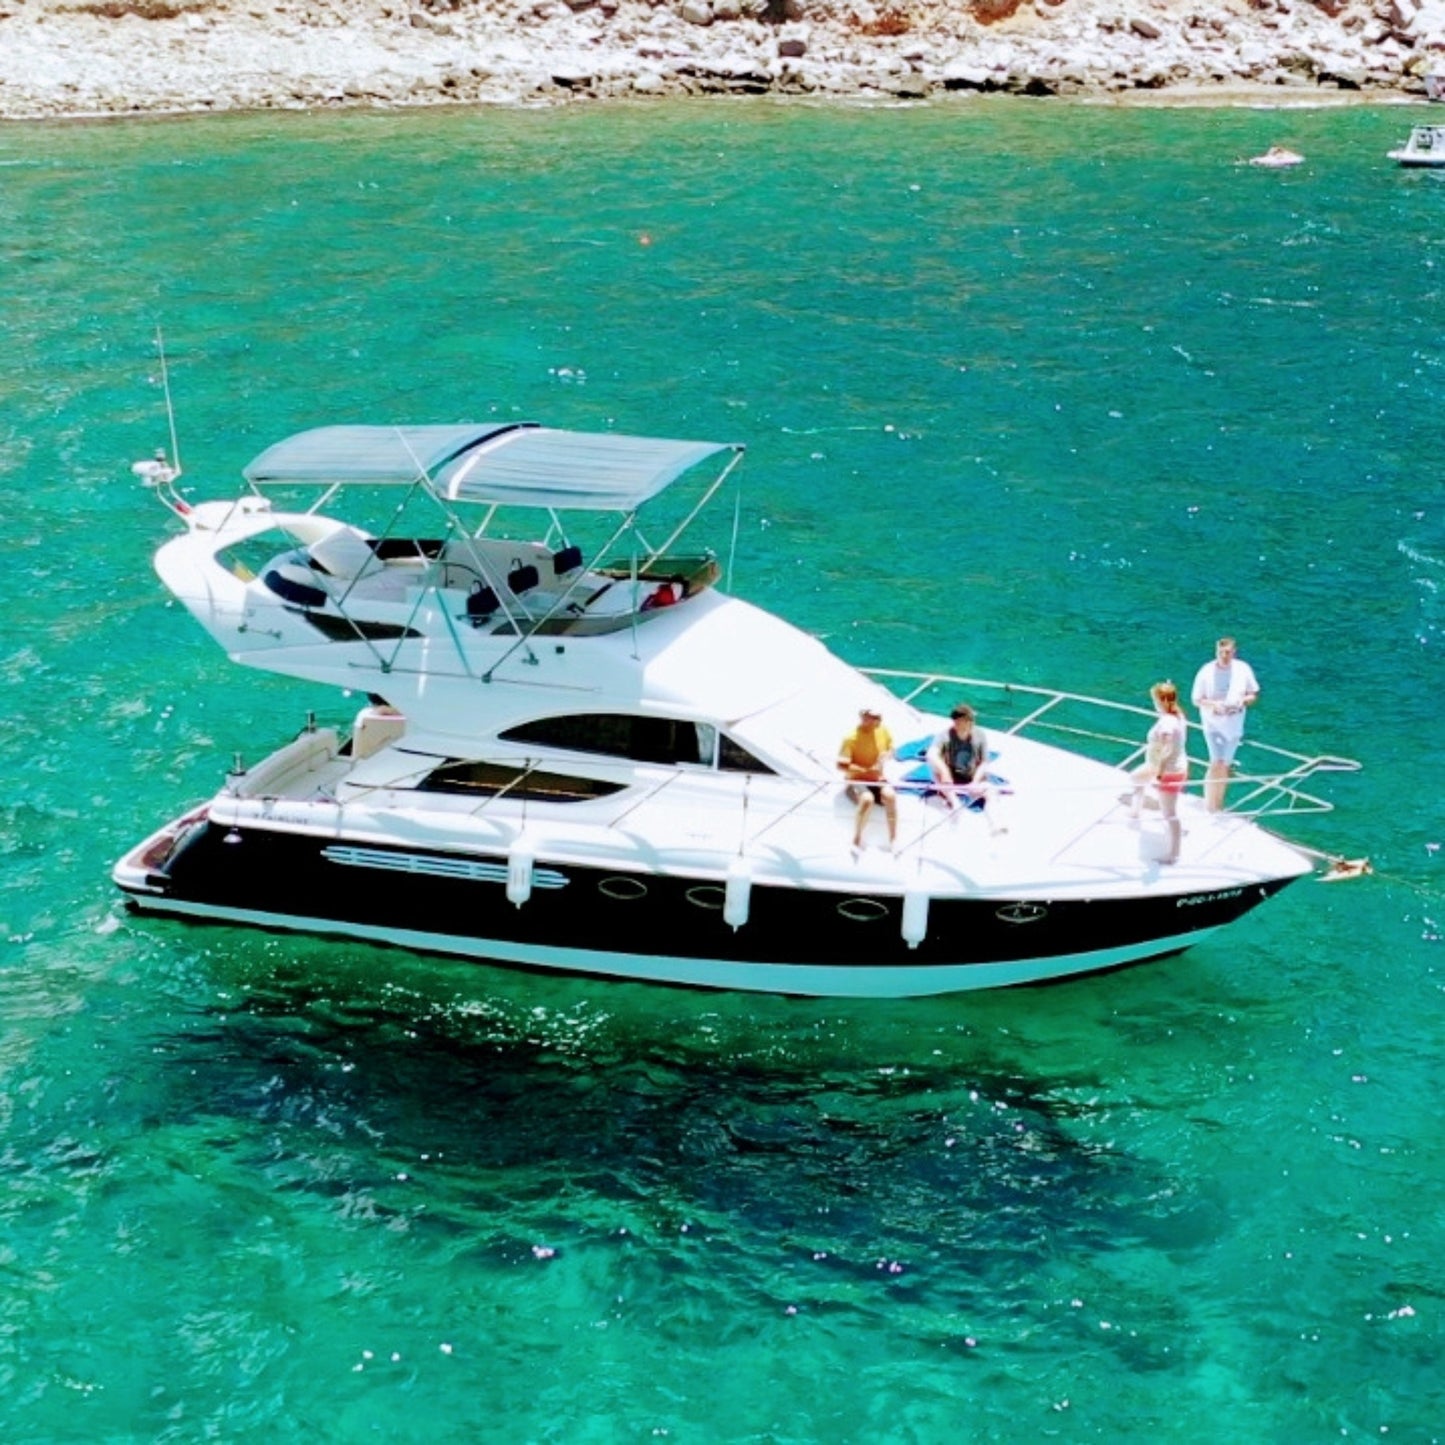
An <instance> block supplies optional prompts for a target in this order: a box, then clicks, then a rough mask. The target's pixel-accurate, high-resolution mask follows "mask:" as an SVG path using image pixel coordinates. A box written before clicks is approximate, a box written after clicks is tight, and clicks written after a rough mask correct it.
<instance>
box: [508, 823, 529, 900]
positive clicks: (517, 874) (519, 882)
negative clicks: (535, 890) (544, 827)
mask: <svg viewBox="0 0 1445 1445" xmlns="http://www.w3.org/2000/svg"><path fill="white" fill-rule="evenodd" d="M535 862H536V857H535V855H534V854H533V852H532V845H531V844H530V843H528V842H526V841H525V840H524V839H521V838H518V839H517V841H516V842H515V843H513V844H512V851H511V854H510V856H509V857H508V858H507V902H508V903H515V904H516V905H517V907H518V908H520V907H521V906H522V905H523V904H524V903H525V902H526V901H527V900H528V899H529V898H530V897H531V896H532V865H533V864H534V863H535Z"/></svg>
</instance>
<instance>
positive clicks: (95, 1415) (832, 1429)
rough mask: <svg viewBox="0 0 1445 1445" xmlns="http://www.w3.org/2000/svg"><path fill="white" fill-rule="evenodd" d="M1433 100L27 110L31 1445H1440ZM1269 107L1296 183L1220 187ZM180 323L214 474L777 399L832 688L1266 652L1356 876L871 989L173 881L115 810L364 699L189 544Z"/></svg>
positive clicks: (11, 910) (1, 569) (781, 536)
mask: <svg viewBox="0 0 1445 1445" xmlns="http://www.w3.org/2000/svg"><path fill="white" fill-rule="evenodd" d="M1411 118H1412V116H1411V113H1410V112H1408V111H1405V110H1401V109H1369V108H1358V109H1349V110H1335V111H1317V112H1307V111H1300V112H1264V111H1247V110H1240V111H1132V110H1113V109H1107V108H1098V109H1090V108H1083V107H1064V106H1059V105H1041V106H1037V107H1036V106H1033V105H1029V104H1025V103H1020V102H1014V103H1011V104H1000V105H991V104H975V105H970V106H967V107H960V108H958V109H938V110H927V109H915V110H896V109H895V110H850V109H841V108H838V109H826V108H824V109H810V108H805V107H801V106H800V107H790V108H783V107H777V106H773V105H767V104H758V105H717V106H709V107H706V108H695V109H690V108H680V107H679V108H647V109H638V110H630V109H625V108H617V109H595V110H585V111H577V112H569V113H565V114H540V113H537V114H534V113H486V114H466V113H455V114H431V115H406V116H366V115H351V116H318V117H307V116H289V117H285V118H273V117H266V118H233V119H218V120H195V121H189V120H188V121H184V122H174V123H164V124H140V123H138V124H133V125H131V124H125V125H107V126H56V127H51V128H41V127H29V126H18V127H10V128H8V129H5V130H0V248H3V256H4V269H3V276H4V280H3V283H0V284H3V293H0V294H3V317H4V322H5V327H4V333H3V335H4V345H3V346H0V438H3V443H4V445H3V447H0V468H3V485H4V497H5V526H4V528H3V542H0V618H3V622H0V675H3V676H4V678H5V680H6V682H7V683H8V688H7V690H6V694H5V696H6V699H7V706H6V708H5V712H4V716H3V718H0V758H3V765H4V776H5V778H6V780H7V791H6V796H5V798H4V800H3V803H0V808H3V819H4V827H3V830H0V936H3V939H4V942H5V947H4V950H3V953H0V1167H3V1175H0V1438H4V1439H5V1440H7V1441H36V1442H39V1441H71V1440H74V1441H96V1440H105V1441H114V1442H125V1441H142V1440H146V1441H149V1440H162V1441H191V1440H201V1439H236V1438H248V1437H249V1438H258V1439H259V1438H264V1439H267V1440H282V1441H293V1440H294V1441H303V1440H304V1441H311V1440H338V1441H349V1440H352V1439H362V1438H380V1439H387V1440H398V1441H412V1440H414V1441H429V1442H430V1441H437V1440H475V1439H485V1440H497V1441H508V1442H510V1441H528V1442H530V1441H566V1442H574V1441H581V1442H611V1441H626V1440H654V1439H663V1438H666V1439H672V1440H680V1441H757V1442H775V1445H802V1442H843V1441H848V1442H851V1441H859V1442H864V1441H867V1442H890V1445H891V1442H900V1445H904V1442H907V1445H929V1442H935V1441H936V1442H943V1441H950V1442H951V1441H958V1440H964V1441H1025V1440H1027V1441H1032V1440H1036V1439H1041V1438H1042V1439H1058V1440H1090V1441H1117V1440H1121V1439H1149V1440H1159V1439H1167V1440H1179V1441H1186V1440H1187V1441H1197V1440H1201V1439H1204V1440H1222V1441H1223V1440H1227V1441H1238V1440H1261V1441H1285V1442H1293V1441H1314V1440H1336V1439H1339V1438H1341V1437H1346V1438H1355V1439H1360V1438H1366V1437H1368V1438H1371V1439H1381V1438H1385V1439H1388V1440H1390V1441H1411V1442H1414V1441H1426V1440H1434V1439H1437V1438H1439V1436H1440V1435H1441V1433H1445V1383H1442V1378H1441V1372H1440V1365H1439V1361H1440V1359H1441V1357H1442V1311H1445V1265H1442V1263H1441V1251H1440V1243H1439V1241H1440V1235H1441V1228H1442V1224H1445V1218H1442V1215H1445V1206H1442V1202H1441V1201H1442V1199H1445V1158H1442V1149H1441V1140H1442V1137H1445V1131H1442V1128H1441V1125H1440V1122H1439V1111H1440V1088H1439V1077H1438V1065H1439V1062H1440V1060H1441V1058H1442V1056H1445V1037H1442V1036H1445V1023H1442V1014H1445V1010H1442V982H1445V954H1442V941H1441V935H1442V920H1445V881H1442V876H1441V869H1442V862H1441V855H1440V852H1439V848H1440V844H1441V842H1445V819H1442V816H1441V804H1440V775H1441V773H1440V770H1441V766H1442V761H1445V757H1442V753H1445V748H1442V730H1441V727H1440V724H1439V720H1438V699H1439V694H1440V684H1441V680H1442V666H1441V654H1442V646H1445V604H1442V599H1441V591H1440V589H1441V585H1442V582H1445V512H1442V501H1441V475H1440V448H1439V442H1438V432H1439V424H1438V417H1439V405H1440V396H1441V390H1442V381H1445V307H1442V299H1445V298H1442V288H1445V184H1442V183H1441V179H1440V178H1436V177H1431V176H1429V175H1407V174H1404V173H1402V172H1399V171H1397V170H1395V169H1394V168H1392V167H1391V166H1389V165H1388V164H1387V163H1386V162H1385V160H1384V152H1385V151H1386V150H1387V149H1389V148H1390V147H1391V146H1392V145H1395V144H1397V143H1398V142H1399V141H1400V140H1402V139H1403V137H1404V135H1405V133H1406V130H1407V128H1408V124H1409V122H1410V119H1411ZM1275 142H1278V143H1281V144H1288V145H1291V146H1293V147H1295V148H1296V149H1298V150H1301V151H1302V152H1304V154H1305V155H1306V156H1307V157H1308V161H1307V164H1306V165H1304V166H1302V167H1300V168H1299V169H1297V170H1295V171H1291V172H1278V173H1271V172H1260V171H1255V170H1250V169H1247V168H1240V167H1238V166H1237V165H1235V161H1236V160H1238V159H1239V158H1240V157H1242V156H1246V155H1249V154H1253V153H1255V152H1257V151H1259V150H1262V149H1263V148H1264V147H1265V146H1267V145H1268V144H1271V143H1275ZM157 325H161V326H163V327H164V329H165V334H166V340H167V347H168V351H169V354H170V359H171V371H172V382H173V389H174V393H175V400H176V406H177V418H178V425H179V431H180V442H181V452H182V456H183V459H184V462H185V465H186V470H187V483H188V484H190V485H193V486H194V487H195V488H196V492H197V494H198V495H219V494H221V493H223V492H224V491H225V490H226V489H227V488H229V487H230V486H231V485H232V484H233V482H234V481H235V479H236V478H237V475H238V472H239V468H240V467H241V466H242V465H243V464H244V463H245V462H246V461H247V460H249V459H250V457H251V456H252V455H254V454H255V453H256V452H257V451H259V450H260V449H261V448H262V447H263V446H264V445H266V444H267V443H269V442H270V441H273V440H275V439H276V438H277V437H279V436H281V435H284V434H285V433H287V432H289V431H290V430H293V429H297V428H300V427H303V426H308V425H313V424H320V423H325V422H333V421H346V420H379V419H384V420H410V421H447V420H456V419H461V418H464V417H465V418H476V419H481V418H482V417H484V416H488V415H492V414H498V415H513V414H515V415H517V416H525V417H531V418H535V419H538V420H543V421H546V422H550V423H553V424H556V425H563V426H575V427H588V426H603V425H613V426H616V427H618V428H619V429H623V430H633V431H644V432H646V431H655V432H658V433H661V434H672V435H682V436H686V435H696V436H704V437H715V438H718V439H734V438H735V439H738V440H742V441H745V442H747V443H748V444H749V456H748V459H747V461H746V463H745V466H744V477H745V479H746V487H745V490H744V493H743V503H742V508H741V513H740V519H739V545H738V551H737V557H736V562H735V569H734V575H733V587H734V590H736V591H738V592H739V593H741V594H742V595H744V596H747V597H749V598H751V599H753V600H756V601H758V602H760V603H762V604H763V605H765V606H768V607H771V608H775V609H777V610H779V611H781V612H782V613H784V614H785V615H786V616H788V617H790V618H791V619H792V620H794V621H795V622H797V623H799V624H801V625H803V626H805V627H808V628H810V629H813V630H815V631H817V632H819V633H821V634H824V635H826V636H828V638H829V640H830V642H831V643H832V645H833V646H834V647H835V648H837V649H838V650H839V651H841V652H842V653H843V654H844V655H846V656H848V657H849V658H851V659H853V660H854V661H857V662H859V663H867V664H879V665H891V666H900V667H942V668H947V669H950V670H955V671H960V672H974V673H981V674H983V675H988V676H1009V677H1013V678H1015V679H1017V680H1020V681H1027V682H1039V683H1050V684H1054V685H1058V686H1063V687H1069V688H1072V689H1075V690H1079V691H1084V692H1094V693H1100V694H1105V695H1109V696H1118V697H1128V698H1132V699H1135V700H1139V701H1142V700H1143V694H1144V689H1145V688H1146V687H1147V685H1148V683H1149V682H1150V681H1152V680H1153V679H1154V678H1156V677H1158V676H1162V675H1170V676H1173V677H1175V678H1178V679H1180V680H1181V681H1187V680H1188V677H1189V676H1190V674H1191V673H1192V669H1193V668H1194V667H1195V666H1197V665H1198V663H1200V662H1202V661H1203V660H1204V659H1205V658H1206V657H1207V656H1208V655H1209V650H1210V646H1211V643H1212V640H1213V638H1214V637H1215V635H1216V634H1217V633H1219V632H1221V631H1230V632H1233V633H1235V634H1237V635H1238V637H1239V638H1240V641H1241V650H1242V652H1243V655H1244V656H1246V657H1247V658H1248V659H1249V660H1250V661H1251V662H1252V663H1253V664H1254V666H1255V668H1256V670H1257V672H1258V673H1259V674H1260V677H1261V680H1262V683H1263V687H1264V697H1263V700H1262V701H1261V704H1260V706H1259V707H1258V708H1257V709H1256V711H1255V713H1254V715H1253V716H1252V718H1251V727H1252V728H1253V730H1254V732H1255V734H1256V735H1257V736H1260V737H1263V738H1266V739H1268V740H1271V741H1274V742H1277V743H1280V744H1283V745H1286V746H1290V747H1294V748H1298V749H1301V750H1311V751H1321V752H1340V753H1345V754H1347V755H1353V756H1356V757H1360V758H1362V759H1363V760H1364V761H1365V763H1366V765H1367V767H1366V771H1364V772H1363V773H1361V774H1359V775H1357V776H1354V777H1345V778H1340V779H1337V780H1335V781H1334V782H1333V783H1332V784H1331V785H1330V789H1329V790H1330V792H1331V794H1332V795H1333V797H1334V798H1335V799H1336V801H1337V802H1338V804H1339V810H1338V811H1337V812H1336V813H1334V814H1333V815H1331V816H1330V817H1328V818H1325V819H1323V820H1317V821H1315V822H1314V823H1313V824H1311V823H1310V822H1309V821H1308V820H1306V821H1305V822H1304V823H1303V824H1301V825H1300V826H1299V827H1297V828H1296V830H1295V833H1296V836H1299V837H1300V838H1301V839H1302V840H1303V841H1306V842H1310V843H1312V844H1315V845H1317V846H1320V847H1324V848H1328V849H1333V850H1338V851H1341V852H1345V853H1348V854H1350V855H1351V856H1355V855H1365V854H1368V855H1369V856H1370V857H1371V858H1372V859H1373V860H1374V864H1375V868H1376V870H1377V872H1376V874H1375V876H1374V877H1372V878H1368V879H1364V880H1360V881H1357V882H1354V883H1346V884H1340V885H1334V886H1320V885H1318V884H1316V883H1314V882H1305V883H1302V884H1300V885H1298V886H1296V887H1295V888H1293V889H1291V890H1289V891H1288V892H1287V893H1286V894H1284V895H1283V896H1282V897H1281V898H1280V899H1278V900H1277V901H1276V902H1275V903H1273V904H1272V905H1270V906H1269V907H1267V908H1266V909H1264V910H1262V911H1261V912H1259V913H1258V914H1256V915H1254V916H1252V917H1251V918H1250V919H1248V920H1246V921H1245V922H1244V923H1243V924H1242V925H1240V926H1239V927H1236V928H1235V929H1233V930H1232V931H1230V932H1228V933H1226V934H1224V935H1222V936H1221V937H1219V938H1218V939H1217V940H1216V941H1214V942H1212V943H1210V944H1209V945H1207V946H1205V947H1200V948H1197V949H1195V950H1193V951H1192V952H1191V953H1189V954H1187V955H1185V956H1183V957H1180V958H1177V959H1173V960H1169V961H1167V962H1164V963H1161V964H1157V965H1151V966H1148V967H1144V968H1140V969H1135V970H1130V971H1125V972H1122V973H1119V974H1114V975H1109V976H1106V977H1101V978H1097V979H1090V980H1085V981H1082V982H1077V983H1073V984H1068V985H1062V986H1058V987H1055V988H1050V989H1041V990H1031V991H1024V992H1017V993H1002V994H990V995H972V996H967V997H962V998H954V999H943V1000H931V1001H919V1002H910V1003H898V1004H892V1003H884V1004H874V1003H869V1004H863V1003H843V1004H839V1003H830V1002H803V1001H797V1000H784V999H770V998H754V997H731V996H714V995H707V994H701V993H689V992H682V991H671V990H648V989H646V988H643V987H638V986H631V985H608V984H603V983H599V982H595V981H579V980H559V979H547V978H531V977H526V976H523V975H519V974H512V973H505V972H501V971H494V970H490V969H487V968H482V967H476V966H471V965H466V964H461V963H453V962H442V961H437V960H432V959H420V958H416V957H413V956H411V955H408V954H405V953H403V952H400V951H384V950H379V949H371V948H366V947H362V946H352V945H343V944H337V943H331V942H319V941H315V940H307V939H290V938H271V937H267V936H264V935H261V934H256V933H246V932H241V931H233V930H226V929H200V928H191V927H187V926H184V925H180V924H173V923H166V922H157V921H145V920H138V919H132V918H130V917H129V916H127V915H126V914H125V913H124V911H123V910H122V909H121V907H120V906H119V904H118V902H117V898H116V896H115V894H114V893H113V890H112V888H111V885H110V883H109V879H108V869H109V866H110V864H111V862H112V861H113V860H114V858H115V857H116V856H117V855H118V854H119V853H120V852H122V851H123V850H124V849H125V848H126V847H127V846H128V845H130V844H131V843H132V842H134V841H135V840H136V839H137V838H139V837H140V836H142V835H143V834H144V833H146V832H147V831H149V830H150V829H151V828H152V827H153V826H154V825H155V824H157V823H158V822H159V821H161V820H163V819H165V818H168V817H170V816H172V815H173V814H175V813H176V812H178V811H179V810H180V808H181V807H182V806H183V805H186V804H188V803H190V802H192V801H193V800H195V799H197V798H200V797H202V796H204V795H206V794H208V793H209V792H210V791H212V790H213V789H214V787H215V786H216V784H217V781H218V779H219V776H220V774H221V772H222V771H223V770H224V768H225V766H226V765H227V763H228V762H229V760H230V758H231V756H232V754H233V753H234V752H235V751H237V750H239V751H242V752H243V753H245V754H246V755H247V756H248V757H251V758H254V757H255V756H257V755H258V754H259V753H260V752H261V751H262V750H264V749H266V748H269V747H270V746H272V745H274V744H276V743H279V742H280V741H282V740H283V739H284V738H286V737H288V736H289V735H290V734H291V732H292V731H294V729H295V727H296V726H297V724H298V723H299V721H300V719H301V717H302V715H303V714H304V712H305V710H306V709H307V708H315V709H316V710H317V711H318V713H319V714H320V716H321V717H322V719H323V720H327V721H338V722H342V721H345V720H346V719H347V718H349V716H350V715H351V713H352V711H353V710H354V700H352V699H345V698H341V697H338V696H337V695H336V694H334V693H332V692H330V691H328V690H324V689H316V688H312V687H308V686H306V685H302V684H296V683H288V682H285V681H283V680H281V679H276V678H270V677H266V676H263V675H260V674H252V673H248V672H242V671H240V670H238V669H236V668H234V667H233V666H232V665H231V664H229V663H228V662H227V661H226V660H225V658H224V657H222V656H221V655H220V654H219V653H218V652H217V651H216V650H215V649H214V648H212V647H211V645H210V644H209V643H208V642H207V641H206V640H205V639H204V638H203V637H202V636H201V634H200V632H199V630H198V629H197V628H196V627H195V626H194V624H193V623H191V622H190V621H189V619H188V618H187V617H186V616H184V615H183V614H182V613H181V611H180V609H179V608H177V607H174V606H169V605H168V604H167V601H166V598H165V596H164V594H163V592H162V590H161V588H160V586H159V584H158V583H157V581H156V580H155V578H154V575H153V574H152V572H151V571H150V556H151V553H152V552H153V550H154V549H155V547H156V545H157V544H158V542H159V541H160V540H161V539H162V538H163V537H164V536H165V535H167V532H168V525H167V523H168V519H167V518H166V516H165V514H164V513H163V512H162V511H161V509H160V508H159V507H157V506H155V504H154V502H152V501H151V500H150V499H149V498H148V497H147V496H146V495H145V493H144V492H143V490H142V489H141V488H140V487H139V486H138V485H137V484H136V483H135V481H134V479H133V478H132V477H131V476H130V473H129V464H130V462H131V461H133V460H134V459H136V458H138V457H142V456H145V455H147V454H148V453H149V452H150V451H151V449H152V448H153V447H155V446H157V445H160V444H162V443H165V442H166V441H167V440H168V438H167V434H166V423H165V413H164V408H163V404H162V398H161V392H160V389H159V386H158V384H157V379H156V378H157V368H156V365H155V361H154V351H153V333H154V330H155V328H156V326H157ZM714 522H715V541H716V542H717V543H719V544H720V545H723V544H726V542H727V537H728V533H729V532H730V530H731V526H732V519H731V517H730V516H723V515H721V514H720V515H719V516H717V517H715V518H714ZM984 721H985V723H987V721H988V719H987V717H985V718H984ZM840 727H841V720H840Z"/></svg>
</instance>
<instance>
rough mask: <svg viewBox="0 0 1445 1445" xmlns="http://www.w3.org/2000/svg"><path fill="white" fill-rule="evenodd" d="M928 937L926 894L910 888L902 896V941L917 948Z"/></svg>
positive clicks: (918, 889) (920, 890) (919, 889)
mask: <svg viewBox="0 0 1445 1445" xmlns="http://www.w3.org/2000/svg"><path fill="white" fill-rule="evenodd" d="M927 937H928V894H927V893H925V892H924V891H923V889H921V888H910V889H908V890H907V891H906V892H905V893H904V895H903V941H904V943H906V944H907V945H908V946H909V948H917V947H918V945H919V944H920V943H922V942H923V940H924V939H925V938H927Z"/></svg>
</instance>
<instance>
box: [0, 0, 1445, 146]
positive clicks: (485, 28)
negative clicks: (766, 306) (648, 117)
mask: <svg viewBox="0 0 1445 1445" xmlns="http://www.w3.org/2000/svg"><path fill="white" fill-rule="evenodd" d="M1437 70H1445V0H1425V3H1423V4H1422V3H1417V0H897V3H889V0H877V3H874V0H656V3H653V0H0V117H3V118H7V119H12V120H35V119H54V118H61V117H76V116H114V115H134V114H147V113H173V112H182V113H185V112H203V111H230V110H270V109H313V108H317V107H336V106H362V107H364V106H371V107H402V106H421V105H441V104H473V105H475V104H506V105H550V104H564V103H571V102H577V101H582V100H594V99H619V98H627V97H652V96H682V95H763V94H776V95H811V96H820V97H832V98H845V97H858V98H865V99H866V98H871V99H894V100H921V99H928V98H932V97H936V96H941V95H945V94H948V93H951V92H981V91H983V92H987V91H1002V92H1011V93H1018V94H1024V95H1035V96H1083V97H1099V98H1109V99H1146V100H1149V99H1152V100H1156V101H1157V100H1161V99H1162V100H1175V101H1179V100H1192V101H1206V102H1222V101H1227V100H1230V99H1239V98H1244V97H1248V98H1251V99H1253V100H1255V101H1259V100H1261V99H1264V100H1275V101H1278V102H1280V103H1300V102H1304V101H1324V100H1345V99H1350V98H1367V99H1385V98H1394V97H1400V98H1412V97H1413V98H1423V97H1424V95H1425V78H1426V76H1427V75H1429V74H1432V73H1433V72H1435V71H1437Z"/></svg>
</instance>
